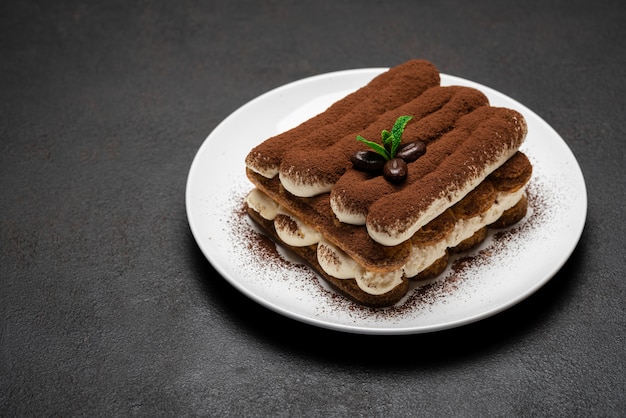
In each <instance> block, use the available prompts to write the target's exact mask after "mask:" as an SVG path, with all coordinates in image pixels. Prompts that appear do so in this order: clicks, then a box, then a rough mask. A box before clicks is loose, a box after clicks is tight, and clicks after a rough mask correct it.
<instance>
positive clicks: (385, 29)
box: [0, 0, 626, 416]
mask: <svg viewBox="0 0 626 418" xmlns="http://www.w3.org/2000/svg"><path fill="white" fill-rule="evenodd" d="M625 22H626V7H624V3H623V2H622V1H620V0H616V1H595V2H591V1H552V0H546V1H542V2H503V1H495V0H494V1H482V0H476V1H471V2H466V1H453V0H444V1H373V0H368V1H354V0H353V1H348V0H345V1H344V0H338V1H326V2H324V1H319V2H314V1H278V0H277V1H269V0H268V1H228V2H226V1H224V2H217V1H207V2H200V1H192V0H182V1H176V2H171V1H157V0H155V1H140V2H128V1H109V2H96V1H93V2H84V1H60V2H49V1H47V2H44V1H14V0H7V1H3V2H0V415H1V416H80V415H83V416H129V415H130V416H133V415H136V416H197V415H202V416H211V415H213V416H421V415H428V416H516V415H517V416H623V415H624V411H625V410H626V399H625V395H624V394H625V392H626V351H625V347H626V314H625V313H626V311H625V308H624V306H625V303H624V302H625V300H626V282H625V280H624V273H625V271H626V258H625V256H624V248H625V243H626V241H625V239H624V235H625V234H626V227H625V222H624V218H625V217H624V212H623V207H624V201H626V192H625V191H626V181H625V176H624V165H625V164H624V163H625V162H626V159H625V155H624V149H625V146H624V141H625V138H626V128H625V126H626V124H625V123H624V117H625V115H626V96H625V95H626V81H625V80H626V25H625V24H624V23H625ZM410 58H424V59H428V60H431V61H432V62H433V63H435V64H436V65H437V66H438V67H439V69H440V70H441V71H442V72H444V73H447V74H453V75H457V76H460V77H463V78H467V79H470V80H473V81H477V82H479V83H483V84H486V85H488V86H490V87H493V88H495V89H497V90H499V91H501V92H503V93H505V94H507V95H509V96H511V97H513V98H515V99H516V100H518V101H519V102H521V103H523V104H525V105H526V106H528V107H529V108H531V109H533V110H534V111H535V112H537V113H538V114H539V115H540V116H541V117H543V118H544V119H545V120H546V121H547V122H548V123H549V124H550V125H551V126H552V127H554V128H555V129H556V130H557V131H558V132H559V133H560V134H561V136H562V137H563V138H564V140H565V141H566V142H567V144H568V145H569V146H570V148H571V149H572V151H573V152H574V154H575V156H576V157H577V159H578V161H579V164H580V166H581V168H582V171H583V174H584V176H585V179H586V182H587V187H588V199H589V207H588V218H587V223H586V226H585V230H584V232H583V235H582V238H581V241H580V243H579V245H578V246H577V248H576V250H575V251H574V253H573V255H572V257H571V259H570V260H569V261H568V262H567V263H566V264H565V266H564V267H563V269H562V270H561V271H560V272H559V273H558V274H557V275H556V276H555V277H554V278H553V280H551V281H550V282H549V283H548V284H547V285H546V286H545V287H544V288H542V289H541V290H540V291H539V292H537V293H536V294H534V295H533V296H531V297H530V298H529V299H527V300H525V301H524V302H522V303H520V304H519V305H517V306H515V307H514V308H512V309H510V310H508V311H506V312H503V313H502V314H499V315H497V316H495V317H492V318H490V319H487V320H485V321H482V322H479V323H476V324H473V325H469V326H466V327H462V328H458V329H453V330H449V331H443V332H439V333H434V334H425V335H414V336H398V337H380V336H379V337H375V336H362V335H352V334H342V333H338V332H334V331H329V330H324V329H318V328H314V327H311V326H308V325H304V324H302V323H299V322H296V321H293V320H291V319H288V318H284V317H282V316H280V315H278V314H275V313H273V312H271V311H269V310H267V309H265V308H263V307H261V306H259V305H257V304H256V303H254V302H252V301H251V300H249V299H247V298H246V297H245V296H243V295H242V294H240V293H239V292H238V291H237V290H235V289H234V288H233V287H232V286H231V285H229V284H228V283H227V282H226V281H225V280H224V279H223V278H222V277H220V276H219V275H218V274H217V273H216V272H215V271H214V270H213V268H212V267H211V265H210V264H209V263H208V262H207V261H206V259H205V258H204V257H203V255H202V253H201V252H200V251H199V249H198V247H197V246H196V243H195V241H194V239H193V237H192V235H191V233H190V230H189V226H188V223H187V218H186V214H185V199H184V190H185V183H186V178H187V173H188V170H189V167H190V164H191V161H192V159H193V157H194V155H195V153H196V151H197V150H198V148H199V147H200V145H201V144H202V142H203V141H204V139H205V138H206V136H207V135H208V134H209V133H210V132H211V130H212V129H213V128H215V126H216V125H217V124H218V123H219V122H220V121H221V120H222V119H223V118H225V117H226V116H227V115H229V114H230V113H231V112H232V111H234V110H235V109H236V108H238V107H239V106H241V105H242V104H244V103H246V102H247V101H248V100H250V99H252V98H254V97H256V96H257V95H259V94H261V93H263V92H266V91H267V90H270V89H272V88H274V87H277V86H280V85H282V84H285V83H287V82H290V81H294V80H297V79H300V78H303V77H307V76H311V75H315V74H321V73H325V72H329V71H335V70H344V69H352V68H361V67H381V66H393V65H396V64H399V63H401V62H403V61H405V60H408V59H410Z"/></svg>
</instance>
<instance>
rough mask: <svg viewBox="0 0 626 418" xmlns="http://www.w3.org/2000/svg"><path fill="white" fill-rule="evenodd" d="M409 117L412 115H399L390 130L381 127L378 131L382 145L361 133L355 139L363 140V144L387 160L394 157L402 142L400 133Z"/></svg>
mask: <svg viewBox="0 0 626 418" xmlns="http://www.w3.org/2000/svg"><path fill="white" fill-rule="evenodd" d="M411 119H413V116H400V117H399V118H398V119H396V122H395V123H394V124H393V128H391V132H389V131H388V130H386V129H383V130H382V132H381V133H380V136H381V139H382V146H381V145H380V144H378V143H377V142H373V141H368V140H367V139H365V138H363V137H362V136H361V135H357V137H356V139H357V141H361V142H363V143H364V144H365V145H367V146H369V147H370V148H371V149H373V150H374V151H376V153H378V154H380V155H382V156H383V158H384V159H385V160H387V161H389V160H391V159H393V158H395V156H396V153H397V152H398V147H399V146H400V142H402V133H403V132H404V128H405V126H406V124H407V123H409V121H410V120H411Z"/></svg>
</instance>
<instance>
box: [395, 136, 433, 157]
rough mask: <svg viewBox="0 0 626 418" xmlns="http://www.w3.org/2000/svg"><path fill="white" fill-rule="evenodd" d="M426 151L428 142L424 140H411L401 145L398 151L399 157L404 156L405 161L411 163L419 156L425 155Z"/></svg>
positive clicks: (397, 155)
mask: <svg viewBox="0 0 626 418" xmlns="http://www.w3.org/2000/svg"><path fill="white" fill-rule="evenodd" d="M425 152H426V144H425V143H424V141H420V140H419V139H418V140H417V141H413V142H409V143H407V144H404V145H400V147H399V148H398V152H397V153H396V157H397V158H402V159H403V160H404V161H405V162H407V163H410V162H413V161H415V160H417V159H418V158H419V157H421V156H422V155H424V153H425Z"/></svg>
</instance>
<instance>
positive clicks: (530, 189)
mask: <svg viewBox="0 0 626 418" xmlns="http://www.w3.org/2000/svg"><path fill="white" fill-rule="evenodd" d="M546 193H547V192H546V190H544V189H543V185H542V184H541V183H539V182H536V181H533V180H531V182H530V183H529V185H528V186H527V192H526V194H527V197H528V206H529V210H528V215H527V216H526V217H525V218H524V219H522V220H521V221H520V222H518V223H517V224H515V225H513V226H511V227H509V228H507V229H504V230H498V231H496V232H493V233H492V234H491V236H490V238H489V243H488V245H486V246H484V248H482V249H480V250H470V251H468V252H465V253H461V254H458V255H457V256H456V258H453V259H452V260H451V262H450V265H449V268H448V269H447V270H446V271H445V272H444V273H442V274H441V275H440V276H438V277H437V278H435V279H433V280H429V281H426V282H424V283H420V282H413V283H412V285H411V290H410V291H409V293H408V295H407V296H406V297H405V298H404V300H402V301H401V302H400V303H398V304H397V305H396V306H392V307H388V308H379V309H375V308H368V307H366V306H362V305H359V304H356V303H354V302H352V301H351V300H349V299H347V298H346V297H345V296H343V295H341V294H339V293H337V292H336V291H334V290H332V289H329V288H328V286H327V285H326V284H325V283H324V282H323V279H321V278H320V277H319V276H317V274H316V273H315V272H314V271H313V270H311V269H310V267H308V266H306V265H304V264H302V263H299V262H294V261H293V260H288V259H287V258H285V257H284V255H282V254H281V253H279V252H278V251H277V249H276V245H275V243H274V242H273V241H272V240H271V239H269V238H267V237H266V236H265V235H263V234H261V233H259V232H257V231H255V230H253V229H252V227H251V226H250V224H249V220H248V218H247V214H246V208H245V205H240V207H239V208H238V210H237V211H236V216H235V217H233V218H232V222H230V223H231V225H230V227H231V228H232V232H233V234H234V235H233V236H234V238H236V239H238V240H241V242H242V243H245V247H246V250H247V252H249V257H250V259H251V262H252V263H257V264H259V265H267V264H268V263H269V264H276V265H279V266H280V268H281V269H284V270H285V271H287V272H289V271H291V272H298V273H299V274H298V276H300V275H302V274H303V273H304V276H305V278H304V279H299V278H294V277H293V275H289V274H286V275H285V276H286V277H287V278H286V279H283V280H290V281H293V285H294V286H298V285H302V284H301V283H300V284H299V283H298V281H299V280H307V281H309V284H313V288H314V289H315V292H316V295H315V296H316V297H317V298H319V304H318V305H317V309H318V310H319V312H320V314H321V315H324V314H328V313H331V312H335V311H340V312H343V313H346V314H348V315H349V316H351V317H353V318H354V319H355V321H356V320H363V319H374V320H383V321H389V320H392V321H393V320H394V318H395V319H398V320H401V319H403V318H407V317H414V316H415V315H419V314H420V312H424V311H428V310H429V309H430V307H431V306H433V305H434V304H439V303H442V302H443V301H445V300H446V298H448V297H450V296H453V295H455V294H457V293H458V292H461V291H463V288H464V287H466V286H467V285H466V283H471V281H472V278H473V277H474V275H475V270H476V268H479V267H481V266H483V265H488V264H490V263H494V260H495V262H506V261H505V259H506V257H509V256H510V255H507V251H509V250H511V249H514V248H515V243H516V242H520V241H524V240H525V239H526V235H527V234H529V233H532V232H533V231H534V230H536V229H538V228H541V227H542V226H543V224H544V223H545V222H546V220H548V219H549V218H550V216H552V214H551V213H550V209H549V208H550V207H551V205H553V202H550V201H549V200H548V199H546V196H545V194H546ZM501 253H505V254H504V260H501V258H502V257H501V256H500V254H501ZM512 256H514V255H512ZM264 279H265V280H278V279H277V278H276V276H273V277H267V278H264Z"/></svg>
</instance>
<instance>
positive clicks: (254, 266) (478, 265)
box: [186, 68, 587, 334]
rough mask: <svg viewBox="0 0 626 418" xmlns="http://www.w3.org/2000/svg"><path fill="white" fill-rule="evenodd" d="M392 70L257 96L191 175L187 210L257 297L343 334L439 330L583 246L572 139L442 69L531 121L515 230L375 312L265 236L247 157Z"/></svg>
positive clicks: (217, 260) (200, 234) (215, 252)
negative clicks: (246, 206) (255, 213)
mask: <svg viewBox="0 0 626 418" xmlns="http://www.w3.org/2000/svg"><path fill="white" fill-rule="evenodd" d="M385 70H386V68H369V69H357V70H348V71H339V72H333V73H328V74H323V75H319V76H314V77H310V78H306V79H302V80H299V81H296V82H293V83H290V84H287V85H284V86H282V87H279V88H276V89H274V90H272V91H270V92H267V93H265V94H263V95H261V96H259V97H257V98H255V99H254V100H252V101H250V102H248V103H247V104H245V105H243V106H242V107H241V108H239V109H238V110H236V111H235V112H233V113H232V114H231V115H230V116H228V117H227V118H226V119H225V120H224V121H223V122H221V123H220V124H219V125H218V126H217V127H216V128H215V130H214V131H213V132H211V134H210V135H209V136H208V138H207V139H206V140H205V142H204V143H203V144H202V146H201V147H200V149H199V151H198V153H197V155H196V157H195V158H194V160H193V163H192V165H191V168H190V171H189V177H188V179H187V190H186V207H187V217H188V220H189V225H190V227H191V231H192V233H193V235H194V237H195V240H196V242H197V243H198V246H199V247H200V249H201V250H202V252H203V254H204V255H205V256H206V258H207V259H208V260H209V262H210V263H211V264H212V265H213V266H214V267H215V269H216V270H217V271H218V272H219V273H220V274H221V275H222V276H223V277H224V278H225V279H226V280H228V281H229V282H230V283H231V284H232V285H233V286H235V287H236V288H237V289H239V290H240V291H241V292H242V293H244V294H245V295H247V296H248V297H250V298H251V299H253V300H255V301H256V302H258V303H260V304H262V305H264V306H266V307H267V308H269V309H272V310H274V311H276V312H278V313H280V314H283V315H285V316H287V317H290V318H293V319H296V320H299V321H302V322H305V323H308V324H312V325H316V326H320V327H325V328H330V329H334V330H339V331H345V332H354V333H365V334H412V333H423V332H432V331H437V330H443V329H447V328H452V327H457V326H461V325H464V324H468V323H471V322H475V321H478V320H480V319H483V318H486V317H489V316H491V315H494V314H496V313H498V312H501V311H503V310H505V309H507V308H509V307H511V306H513V305H515V304H516V303H518V302H520V301H522V300H523V299H525V298H526V297H528V296H529V295H531V294H532V293H533V292H535V291H536V290H537V289H539V288H540V287H541V286H542V285H544V284H545V283H546V282H547V281H548V280H550V278H552V277H553V276H554V274H555V273H556V272H557V271H558V270H559V269H560V268H561V266H562V265H563V264H564V263H565V261H566V260H567V259H568V258H569V256H570V255H571V253H572V252H573V250H574V248H575V246H576V244H577V243H578V240H579V239H580V236H581V234H582V230H583V227H584V224H585V218H586V214H587V193H586V188H585V182H584V179H583V176H582V172H581V170H580V167H579V165H578V163H577V161H576V159H575V157H574V155H573V154H572V152H571V151H570V149H569V148H568V147H567V145H566V144H565V142H564V141H563V139H562V138H561V137H560V136H559V135H558V134H557V133H556V132H555V131H554V130H553V129H552V128H551V127H550V126H549V125H548V124H547V123H546V122H545V121H543V120H542V119H541V118H540V117H539V116H538V115H537V114H535V113H534V112H532V111H531V110H530V109H528V108H526V107H525V106H523V105H521V104H520V103H518V102H516V101H515V100H513V99H511V98H509V97H507V96H505V95H503V94H501V93H499V92H497V91H495V90H493V89H491V88H488V87H486V86H483V85H479V84H477V83H474V82H471V81H468V80H464V79H461V78H458V77H453V76H449V75H445V74H442V75H441V84H442V85H464V86H469V87H474V88H477V89H479V90H481V91H482V92H483V93H485V94H486V95H487V97H488V98H489V100H490V102H491V104H492V105H493V106H504V107H509V108H512V109H515V110H517V111H519V112H521V113H522V114H523V115H524V117H525V118H526V121H527V123H528V136H527V139H526V141H525V143H524V144H523V145H522V148H521V150H522V151H523V152H524V153H525V154H526V155H528V157H529V159H530V160H531V162H532V164H533V168H534V171H533V178H532V179H531V181H530V183H529V186H528V192H527V193H528V197H529V211H528V214H527V215H526V217H525V218H524V219H523V220H522V221H520V222H519V223H518V224H516V225H515V226H513V227H511V228H509V229H508V230H505V231H498V232H495V233H493V232H492V233H490V235H489V236H488V238H487V239H486V240H485V242H484V243H483V244H482V245H481V246H480V247H479V248H476V249H475V250H474V251H472V252H470V253H466V254H461V255H459V256H457V258H456V259H455V260H454V261H453V262H451V263H450V265H449V267H448V269H447V270H446V271H445V272H444V273H442V274H441V275H440V276H439V277H438V278H437V279H436V280H434V281H432V282H429V283H426V284H421V285H419V286H418V285H417V284H413V288H412V290H411V291H410V292H409V294H408V295H407V297H405V299H403V300H402V301H401V302H400V303H399V304H398V305H397V306H395V307H391V308H386V309H378V310H376V309H370V308H365V307H361V306H358V305H356V304H354V303H353V302H350V301H348V300H347V299H345V298H343V297H340V296H338V295H337V294H336V293H335V292H334V291H333V290H332V289H330V288H329V287H328V286H327V284H326V283H325V282H324V281H323V280H322V279H321V278H319V277H318V276H317V275H315V274H314V273H313V272H312V271H311V270H310V269H309V268H308V267H306V266H303V265H302V264H300V263H299V262H298V261H297V260H295V259H291V258H290V255H289V254H287V253H285V252H282V251H281V250H280V248H278V249H276V248H273V247H272V245H271V244H268V241H267V240H264V239H262V236H261V235H259V234H258V233H257V232H256V231H255V227H254V225H252V223H251V222H250V221H249V220H248V218H247V216H245V212H244V210H243V199H244V197H245V195H246V194H247V193H248V191H249V190H250V189H251V188H252V184H251V183H250V182H249V181H248V179H247V178H246V175H245V163H244V159H245V157H246V155H247V154H248V152H249V151H250V150H251V149H252V147H254V146H255V145H257V144H259V143H261V142H262V141H263V140H265V139H266V138H268V137H270V136H272V135H275V134H277V133H280V132H282V131H285V130H287V129H289V128H291V127H294V126H296V125H298V124H299V123H301V122H303V121H305V120H306V119H308V118H310V117H312V116H314V115H315V114H317V113H320V112H322V111H323V110H325V109H326V108H327V107H328V106H329V105H330V104H332V103H333V102H334V101H336V100H339V99H340V98H342V97H343V96H345V95H346V94H348V93H350V92H352V91H354V90H356V89H357V88H359V87H361V86H363V85H365V84H366V83H367V82H368V81H370V80H371V79H372V78H373V77H375V76H376V75H378V74H380V73H381V72H383V71H385ZM277 251H278V252H277Z"/></svg>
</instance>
